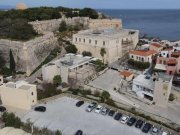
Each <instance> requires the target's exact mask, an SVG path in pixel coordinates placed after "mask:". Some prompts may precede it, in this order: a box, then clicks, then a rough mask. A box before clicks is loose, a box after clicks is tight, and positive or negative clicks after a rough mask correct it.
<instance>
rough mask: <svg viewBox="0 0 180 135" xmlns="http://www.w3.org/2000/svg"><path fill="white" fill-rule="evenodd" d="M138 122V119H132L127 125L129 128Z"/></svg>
mask: <svg viewBox="0 0 180 135" xmlns="http://www.w3.org/2000/svg"><path fill="white" fill-rule="evenodd" d="M136 121H137V120H136V118H134V117H131V118H130V119H129V120H128V122H127V125H128V126H132V125H133V124H134V123H135V122H136Z"/></svg>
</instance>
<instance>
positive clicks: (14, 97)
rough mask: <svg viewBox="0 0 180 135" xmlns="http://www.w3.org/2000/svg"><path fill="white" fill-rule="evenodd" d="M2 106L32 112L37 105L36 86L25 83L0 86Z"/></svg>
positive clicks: (9, 83)
mask: <svg viewBox="0 0 180 135" xmlns="http://www.w3.org/2000/svg"><path fill="white" fill-rule="evenodd" d="M0 98H1V100H2V104H3V105H5V106H11V107H15V108H20V109H24V110H30V109H31V107H32V106H33V105H35V104H36V103H37V90H36V85H32V84H28V83H27V82H24V81H19V82H16V83H14V82H8V83H5V84H3V85H1V86H0Z"/></svg>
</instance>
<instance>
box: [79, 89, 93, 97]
mask: <svg viewBox="0 0 180 135" xmlns="http://www.w3.org/2000/svg"><path fill="white" fill-rule="evenodd" d="M91 93H92V92H91V90H81V94H82V95H84V96H86V95H91Z"/></svg>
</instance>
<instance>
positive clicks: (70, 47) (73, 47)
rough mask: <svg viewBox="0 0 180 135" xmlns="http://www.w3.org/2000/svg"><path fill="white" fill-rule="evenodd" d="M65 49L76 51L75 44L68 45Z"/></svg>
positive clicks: (68, 51)
mask: <svg viewBox="0 0 180 135" xmlns="http://www.w3.org/2000/svg"><path fill="white" fill-rule="evenodd" d="M65 50H66V52H67V53H77V48H76V46H75V45H68V46H67V47H66V48H65Z"/></svg>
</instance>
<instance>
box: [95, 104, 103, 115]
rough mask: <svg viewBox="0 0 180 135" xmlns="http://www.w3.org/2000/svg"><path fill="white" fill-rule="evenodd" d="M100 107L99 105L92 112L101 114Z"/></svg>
mask: <svg viewBox="0 0 180 135" xmlns="http://www.w3.org/2000/svg"><path fill="white" fill-rule="evenodd" d="M102 108H103V107H102V106H101V105H98V106H97V107H96V109H95V110H94V112H95V113H100V112H101V110H102Z"/></svg>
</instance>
